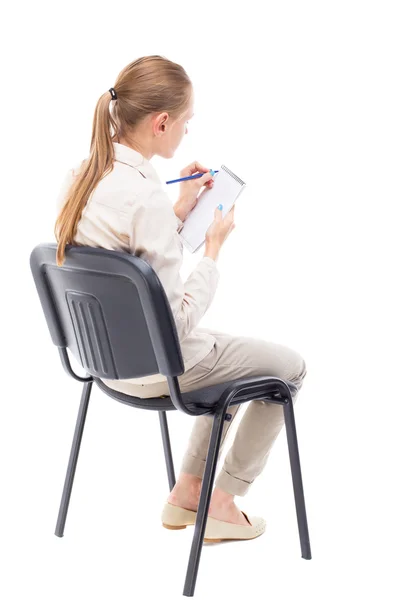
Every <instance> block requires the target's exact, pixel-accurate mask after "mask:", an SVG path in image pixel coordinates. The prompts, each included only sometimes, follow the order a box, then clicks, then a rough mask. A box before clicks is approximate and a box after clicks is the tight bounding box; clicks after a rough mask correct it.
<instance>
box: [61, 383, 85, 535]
mask: <svg viewBox="0 0 400 600" xmlns="http://www.w3.org/2000/svg"><path fill="white" fill-rule="evenodd" d="M92 385H93V381H89V382H86V383H84V384H83V391H82V397H81V403H80V406H79V413H78V418H77V420H76V425H75V433H74V439H73V441H72V448H71V453H70V457H69V462H68V468H67V474H66V477H65V482H64V490H63V494H62V498H61V504H60V509H59V512H58V519H57V525H56V530H55V535H57V536H58V537H63V535H64V527H65V520H66V518H67V512H68V506H69V501H70V498H71V491H72V485H73V483H74V476H75V470H76V464H77V462H78V456H79V449H80V445H81V441H82V434H83V428H84V426H85V420H86V413H87V409H88V405H89V399H90V392H91V390H92Z"/></svg>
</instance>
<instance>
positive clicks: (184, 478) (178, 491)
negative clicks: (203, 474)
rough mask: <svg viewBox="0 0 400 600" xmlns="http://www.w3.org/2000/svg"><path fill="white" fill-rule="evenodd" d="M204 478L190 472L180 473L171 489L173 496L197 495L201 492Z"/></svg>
mask: <svg viewBox="0 0 400 600" xmlns="http://www.w3.org/2000/svg"><path fill="white" fill-rule="evenodd" d="M201 484H202V479H201V478H200V477H196V476H195V475H191V474H190V473H183V472H181V473H180V474H179V478H178V480H177V482H176V483H175V485H174V487H173V488H172V490H171V494H170V495H171V497H178V496H181V495H185V496H196V495H199V494H200V489H201Z"/></svg>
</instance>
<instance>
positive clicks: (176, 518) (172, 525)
mask: <svg viewBox="0 0 400 600" xmlns="http://www.w3.org/2000/svg"><path fill="white" fill-rule="evenodd" d="M196 517H197V512H196V511H194V510H188V509H187V508H181V507H180V506H175V504H170V503H169V502H166V503H165V505H164V509H163V511H162V515H161V520H162V524H163V526H164V527H166V528H167V529H185V528H186V527H187V526H188V525H194V524H195V522H196Z"/></svg>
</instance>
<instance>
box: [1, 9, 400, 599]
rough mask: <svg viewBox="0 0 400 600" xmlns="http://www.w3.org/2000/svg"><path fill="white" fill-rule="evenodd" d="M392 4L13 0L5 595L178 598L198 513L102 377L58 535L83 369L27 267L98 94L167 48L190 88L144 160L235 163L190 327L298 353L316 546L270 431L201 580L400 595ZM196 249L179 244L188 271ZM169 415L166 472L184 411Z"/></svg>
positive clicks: (6, 37) (182, 438) (170, 167)
mask: <svg viewBox="0 0 400 600" xmlns="http://www.w3.org/2000/svg"><path fill="white" fill-rule="evenodd" d="M397 10H398V3H397V2H387V1H383V0H380V1H379V2H378V1H376V2H370V1H366V0H364V1H362V2H361V1H359V2H356V1H351V0H346V1H338V0H336V1H335V2H320V1H319V2H318V1H314V2H311V1H303V2H288V1H284V0H280V1H275V2H265V3H258V2H246V3H242V4H239V5H237V6H235V4H234V3H231V2H214V3H211V2H202V3H200V4H196V3H189V2H169V3H163V2H158V3H154V2H152V3H150V4H149V5H146V6H145V3H143V2H141V3H135V2H119V1H117V0H115V1H114V2H112V3H107V4H106V3H102V2H79V3H78V2H72V1H70V2H68V3H66V2H65V3H63V4H62V5H61V4H60V3H50V2H40V1H38V2H33V3H28V2H22V3H19V4H17V5H15V6H14V7H13V8H10V6H8V7H7V13H3V17H5V18H4V19H3V34H2V36H3V37H2V46H3V48H2V52H1V54H2V67H1V69H2V76H1V80H2V88H3V89H2V93H1V98H2V100H1V101H2V108H3V110H2V115H3V118H2V128H3V139H2V155H3V160H2V166H3V169H2V184H3V189H2V194H1V196H2V208H3V212H2V215H3V217H2V252H1V256H2V259H1V260H2V266H1V269H2V284H3V293H2V317H3V318H2V342H3V343H2V349H3V361H2V367H3V375H2V384H3V387H2V418H1V424H0V427H1V437H0V442H1V462H2V474H1V484H2V493H1V505H2V506H1V513H0V514H1V533H0V546H1V547H2V559H1V566H2V577H1V580H0V588H1V589H0V591H1V595H2V597H3V598H5V599H7V600H14V599H17V598H18V599H25V598H40V599H41V600H47V599H52V600H53V599H55V598H57V600H64V599H65V600H66V599H68V600H69V599H71V598H74V599H77V600H81V599H82V600H83V599H85V600H87V599H89V598H90V599H92V598H93V599H96V600H100V599H103V598H107V599H111V598H113V599H114V598H115V599H116V598H118V600H125V599H130V598H137V597H141V598H159V597H162V598H168V599H169V598H174V599H178V598H181V597H182V591H183V583H184V578H185V572H186V566H187V560H188V556H189V550H190V544H191V537H192V534H193V528H190V529H186V530H183V531H176V532H174V531H168V530H166V529H164V528H162V527H161V519H160V515H161V510H162V507H163V504H164V501H165V500H166V497H167V494H168V484H167V477H166V472H165V465H164V459H163V452H162V445H161V435H160V432H159V424H158V417H157V414H156V413H152V412H147V411H139V410H135V409H132V408H130V407H127V406H124V405H122V404H120V403H118V402H113V401H112V400H111V399H110V398H108V397H107V396H105V395H103V394H102V393H101V392H100V390H98V389H94V391H93V394H92V400H91V404H90V406H89V411H88V416H87V421H86V427H85V432H84V437H83V442H82V447H81V455H80V459H79V463H78V468H77V473H76V478H75V485H74V489H73V493H72V499H71V504H70V510H69V514H68V518H67V523H66V528H65V536H64V537H63V538H61V539H60V538H57V537H56V536H55V535H54V529H55V525H56V518H57V511H58V506H59V501H60V498H61V492H62V486H63V482H64V476H65V470H66V466H67V460H68V456H69V451H70V445H71V442H72V436H73V430H74V426H75V420H76V416H77V412H78V406H79V400H80V388H81V385H80V384H79V383H77V382H75V381H73V380H72V379H70V378H68V376H67V375H66V374H65V373H64V371H63V369H62V366H61V363H60V361H59V357H58V353H57V349H56V347H55V346H53V344H52V342H51V339H50V336H49V333H48V330H47V328H46V324H45V321H44V317H43V314H42V312H41V308H40V305H39V301H38V297H37V294H36V290H35V288H34V284H33V279H32V277H31V273H30V270H29V254H30V252H31V250H32V249H33V247H34V246H35V245H36V244H38V243H40V242H45V241H54V238H53V227H54V220H55V207H54V203H55V197H56V195H57V193H58V190H59V186H60V184H61V181H62V179H63V177H64V175H65V173H66V171H67V170H68V169H69V168H70V167H71V166H73V165H74V164H76V163H77V162H79V161H80V160H82V159H83V158H85V157H86V156H87V153H88V151H89V144H90V135H91V126H92V117H93V111H94V107H95V104H96V102H97V100H98V98H99V96H100V95H101V94H102V93H103V92H104V91H105V90H108V88H109V87H111V86H112V85H114V82H115V79H116V77H117V75H118V73H119V72H120V70H121V69H122V68H123V67H124V66H125V65H126V64H128V63H129V62H131V61H132V60H134V59H136V58H138V57H140V56H144V55H147V54H161V55H163V56H165V57H167V58H169V59H171V60H174V61H175V62H178V63H180V64H182V66H183V67H184V68H185V69H186V71H187V73H188V74H189V76H190V78H191V80H192V82H193V85H194V90H195V117H194V118H193V120H192V122H191V124H190V125H189V133H188V135H186V136H185V137H184V139H183V142H182V144H181V146H180V147H179V149H178V150H177V152H176V154H175V156H174V157H173V158H172V159H170V160H164V159H162V158H160V157H154V159H153V161H152V162H153V164H154V166H155V167H156V169H157V170H158V173H159V174H160V177H161V178H164V180H167V179H172V178H175V177H178V176H179V171H180V169H182V168H183V167H184V166H186V165H188V164H189V163H190V162H192V161H193V160H198V161H200V162H201V163H202V164H204V165H205V166H207V167H209V168H214V169H215V168H218V167H219V166H220V165H221V163H223V164H226V165H227V166H228V167H229V168H230V169H232V170H233V171H234V172H235V173H237V175H238V176H239V177H241V178H242V179H243V180H244V181H245V182H246V183H247V189H246V191H245V192H244V193H243V195H242V196H241V197H240V199H239V200H238V203H237V206H236V228H235V230H234V231H233V232H232V234H231V236H230V237H229V239H228V240H227V242H226V244H225V245H224V247H223V248H222V250H221V253H220V258H219V269H220V272H221V278H220V284H219V288H218V290H217V294H216V296H215V298H214V302H213V304H212V306H211V307H210V309H209V311H208V312H207V314H206V315H205V317H204V318H203V320H202V323H201V324H202V326H204V327H214V328H216V329H218V330H221V331H227V332H230V333H232V334H237V335H242V334H243V335H253V336H257V337H261V338H264V339H267V340H272V341H275V342H279V343H282V344H286V345H288V346H290V347H292V348H294V349H295V350H297V351H298V352H300V353H301V354H302V356H303V357H304V359H305V361H306V364H307V370H308V374H307V378H306V381H305V383H304V386H303V389H302V391H301V394H300V396H299V400H298V403H297V405H296V407H295V415H296V422H297V429H298V438H299V445H300V457H301V464H302V470H303V480H304V488H305V494H306V505H307V510H308V518H309V528H310V536H311V547H312V553H313V558H312V560H311V561H305V560H303V559H302V558H301V555H300V546H299V540H298V533H297V524H296V515H295V507H294V500H293V492H292V483H291V477H290V468H289V459H288V453H287V446H286V437H285V433H284V431H283V432H282V433H281V435H280V437H279V438H278V440H277V442H276V444H275V447H274V450H273V452H272V453H271V456H270V459H269V462H268V465H267V467H266V469H265V470H264V472H263V473H262V475H261V476H260V477H259V478H258V479H257V480H256V482H255V483H254V485H253V487H252V488H251V490H250V492H249V493H248V495H246V496H245V497H243V498H236V501H237V504H238V506H239V507H240V508H242V509H243V510H245V511H247V512H248V513H249V514H250V515H251V514H256V515H257V514H259V515H262V516H264V517H265V518H266V520H267V522H268V525H267V530H266V533H265V534H264V535H263V536H261V537H260V538H258V539H256V540H252V541H249V542H246V543H242V544H241V543H240V542H236V543H235V542H233V543H225V544H216V545H213V546H205V547H204V549H203V551H202V557H201V563H200V569H199V575H198V580H197V587H196V593H195V597H196V598H198V599H199V600H200V599H207V600H213V599H214V598H215V599H216V598H222V597H228V598H242V597H243V598H245V597H246V598H274V600H283V599H285V600H286V599H289V598H293V597H296V598H299V599H301V598H304V599H307V600H311V599H318V600H320V599H322V598H323V599H324V600H330V599H331V598H332V599H333V598H335V599H336V598H338V597H341V598H346V599H347V598H362V597H365V596H368V597H373V598H378V597H381V598H385V599H387V600H389V599H390V600H391V599H392V598H393V599H394V598H398V597H399V591H400V590H399V583H398V578H397V577H395V573H394V571H395V569H396V568H397V567H398V560H399V541H398V540H399V534H400V528H399V518H398V507H399V500H400V498H399V494H398V491H397V484H398V474H399V466H398V463H399V454H400V453H399V443H398V439H399V433H398V432H399V427H400V425H399V416H400V413H399V386H398V379H399V359H400V355H399V334H400V327H399V301H400V297H399V292H398V289H399V288H398V281H397V279H398V273H399V269H398V258H399V237H398V219H397V218H396V214H397V209H398V204H399V139H400V135H399V134H400V118H399V115H400V110H399V107H400V93H399V92H400V89H399V56H400V54H399V52H400V42H399V35H398V32H399V26H400V22H399V16H398V13H397ZM168 187H169V186H168ZM171 188H172V186H171ZM177 191H178V188H175V189H174V190H172V189H171V190H170V193H171V202H174V201H175V200H176V197H175V196H174V194H176V192H177ZM201 255H202V253H200V254H197V255H195V256H190V255H189V254H188V253H187V252H186V251H185V259H184V260H185V262H184V265H183V268H182V277H184V278H186V276H187V275H188V274H189V273H190V271H191V269H192V268H193V267H194V265H195V264H196V263H197V261H198V260H199V258H200V257H201ZM75 366H76V365H75ZM77 371H79V368H77ZM79 372H80V373H82V370H81V371H79ZM169 421H170V428H171V436H172V440H173V451H174V456H175V463H176V470H177V471H178V468H179V464H180V460H181V457H182V455H183V452H184V449H185V445H186V441H187V438H188V435H189V432H190V429H191V426H192V422H191V421H190V417H187V416H185V415H182V414H179V413H174V414H171V416H170V419H169ZM237 425H238V422H237V423H235V424H234V426H232V429H231V436H233V434H234V431H235V429H236V427H237ZM231 436H230V437H229V438H228V440H227V443H226V444H227V445H226V447H225V450H224V453H223V456H224V454H225V452H226V450H227V448H228V447H229V445H230V443H231V440H232V437H231ZM3 588H4V589H3Z"/></svg>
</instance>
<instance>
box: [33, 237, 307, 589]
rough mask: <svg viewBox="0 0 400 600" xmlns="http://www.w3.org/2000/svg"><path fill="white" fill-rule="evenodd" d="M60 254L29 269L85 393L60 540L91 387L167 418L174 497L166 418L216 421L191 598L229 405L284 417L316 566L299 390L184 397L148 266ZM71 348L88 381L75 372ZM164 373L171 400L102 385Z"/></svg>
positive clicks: (265, 385) (251, 388) (162, 298)
mask: <svg viewBox="0 0 400 600" xmlns="http://www.w3.org/2000/svg"><path fill="white" fill-rule="evenodd" d="M56 250H57V244H55V243H47V244H39V245H37V246H36V247H35V248H34V249H33V251H32V253H31V255H30V266H31V271H32V275H33V278H34V281H35V285H36V289H37V292H38V294H39V298H40V302H41V305H42V308H43V312H44V315H45V318H46V321H47V325H48V328H49V331H50V335H51V338H52V341H53V343H54V344H55V345H56V346H57V347H58V351H59V353H60V358H61V361H62V364H63V367H64V369H65V370H66V372H67V373H68V374H69V375H70V376H72V377H73V378H74V379H76V380H77V381H80V382H82V383H83V391H82V397H81V402H80V407H79V413H78V418H77V422H76V427H75V433H74V438H73V442H72V448H71V454H70V458H69V463H68V468H67V474H66V479H65V484H64V489H63V494H62V498H61V504H60V509H59V514H58V520H57V525H56V530H55V535H57V536H59V537H62V536H63V534H64V526H65V521H66V517H67V511H68V505H69V501H70V496H71V490H72V485H73V480H74V475H75V470H76V465H77V460H78V454H79V448H80V444H81V440H82V433H83V429H84V425H85V419H86V413H87V409H88V404H89V398H90V393H91V389H92V385H93V381H94V382H96V384H97V385H98V387H99V388H100V389H101V390H102V391H103V392H105V393H106V394H107V395H108V396H110V397H111V398H113V399H114V400H118V401H119V402H123V403H125V404H129V405H130V406H135V407H137V408H143V409H146V410H157V411H158V414H159V418H160V425H161V435H162V440H163V446H164V453H165V461H166V465H167V473H168V481H169V488H170V490H171V489H172V487H173V486H174V485H175V473H174V465H173V459H172V453H171V445H170V438H169V432H168V424H167V416H166V411H168V410H181V411H182V412H184V413H186V414H188V415H192V416H197V415H209V416H210V418H213V427H212V432H211V436H210V442H209V448H208V454H207V460H206V466H205V473H204V477H203V482H202V486H201V493H200V500H199V506H198V512H197V517H196V523H195V527H194V535H193V541H192V546H191V552H190V557H189V562H188V567H187V573H186V579H185V585H184V590H183V595H184V596H193V595H194V589H195V585H196V579H197V572H198V568H199V562H200V554H201V550H202V546H203V539H204V532H205V527H206V521H207V515H208V510H209V504H210V499H211V492H212V488H213V483H214V476H215V470H216V465H217V460H218V453H219V449H220V442H221V434H222V428H223V423H224V420H230V419H231V415H230V414H229V413H227V409H228V407H229V406H230V405H234V404H239V403H242V402H248V401H249V400H265V401H267V402H272V403H275V404H280V405H282V407H283V411H284V417H285V428H286V434H287V441H288V447H289V455H290V465H291V472H292V480H293V488H294V497H295V504H296V511H297V521H298V528H299V535H300V545H301V553H302V557H303V558H305V559H311V550H310V541H309V535H308V526H307V516H306V508H305V501H304V492H303V484H302V477H301V469H300V459H299V451H298V444H297V436H296V427H295V419H294V411H293V402H292V393H294V392H296V391H297V388H296V386H294V385H293V384H292V383H291V382H289V381H285V380H283V379H279V378H277V377H249V378H242V379H236V380H233V381H226V382H224V383H220V384H218V385H211V386H208V387H205V388H202V389H199V390H195V391H193V392H186V393H183V394H182V393H181V392H180V388H179V381H178V375H182V374H183V373H184V365H183V360H182V354H181V349H180V344H179V339H178V335H177V331H176V326H175V322H174V318H173V315H172V311H171V307H170V304H169V302H168V298H167V296H166V294H165V291H164V288H163V287H162V284H161V282H160V280H159V278H158V276H157V274H156V273H155V271H154V270H153V269H152V268H151V266H150V265H149V264H148V263H147V262H145V261H144V260H142V259H141V258H139V257H137V256H134V255H131V254H128V253H125V252H120V251H115V250H105V249H102V248H93V247H88V246H85V247H82V246H71V245H68V246H67V247H66V258H65V262H64V264H63V265H62V266H61V267H59V266H57V264H56ZM67 348H69V350H70V351H71V352H72V354H73V355H74V356H75V358H76V360H77V361H78V363H79V364H81V365H82V367H83V368H84V369H85V371H86V372H87V377H80V376H78V375H77V374H76V373H74V372H73V370H72V367H71V364H70V361H69V355H68V353H67ZM154 373H162V374H163V375H165V377H166V378H167V381H168V386H169V391H170V395H169V396H163V397H156V398H145V399H141V398H138V397H136V396H130V395H127V394H123V393H120V392H117V391H114V390H112V389H110V388H109V387H108V386H106V385H105V384H104V383H103V382H102V381H101V380H100V378H104V379H128V378H131V377H144V376H147V375H152V374H154Z"/></svg>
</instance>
